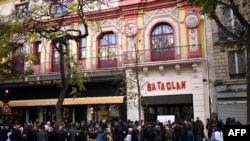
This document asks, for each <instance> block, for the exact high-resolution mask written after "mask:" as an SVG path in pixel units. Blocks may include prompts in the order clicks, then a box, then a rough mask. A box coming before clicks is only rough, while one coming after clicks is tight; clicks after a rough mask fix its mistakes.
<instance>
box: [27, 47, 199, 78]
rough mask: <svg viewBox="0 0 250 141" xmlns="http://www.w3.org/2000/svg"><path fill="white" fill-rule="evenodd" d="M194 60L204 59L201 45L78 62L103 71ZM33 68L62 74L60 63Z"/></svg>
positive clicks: (84, 67) (39, 71) (128, 52)
mask: <svg viewBox="0 0 250 141" xmlns="http://www.w3.org/2000/svg"><path fill="white" fill-rule="evenodd" d="M192 58H202V48H201V45H199V44H197V45H188V46H176V47H170V48H157V49H149V50H137V51H127V52H125V53H123V54H118V55H112V56H106V57H103V56H102V57H89V58H85V59H82V60H78V61H77V62H78V65H79V67H80V68H81V69H82V70H98V69H100V70H101V69H107V68H109V69H111V68H122V67H123V65H125V64H133V63H140V64H143V63H148V62H155V63H157V62H158V61H172V60H180V61H181V60H184V59H192ZM32 68H33V69H34V73H35V74H40V73H53V72H60V64H59V62H41V64H39V65H33V66H32ZM65 68H66V66H65ZM65 70H66V69H65Z"/></svg>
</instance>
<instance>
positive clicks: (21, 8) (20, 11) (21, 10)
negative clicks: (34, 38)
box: [15, 2, 29, 19]
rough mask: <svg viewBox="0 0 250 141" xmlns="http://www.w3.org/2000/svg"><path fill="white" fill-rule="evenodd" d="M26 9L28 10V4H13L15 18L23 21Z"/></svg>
mask: <svg viewBox="0 0 250 141" xmlns="http://www.w3.org/2000/svg"><path fill="white" fill-rule="evenodd" d="M28 9H29V2H23V3H19V4H15V10H16V16H17V17H18V18H19V19H23V18H24V17H25V16H26V15H27V13H28Z"/></svg>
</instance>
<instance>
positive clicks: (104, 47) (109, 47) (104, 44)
mask: <svg viewBox="0 0 250 141" xmlns="http://www.w3.org/2000/svg"><path fill="white" fill-rule="evenodd" d="M104 38H106V39H107V40H106V39H104ZM98 52H99V53H100V57H99V59H100V60H108V59H112V58H114V57H113V56H110V54H111V53H112V52H114V53H115V58H116V55H117V35H116V34H115V33H113V32H109V33H103V34H102V36H101V37H100V39H99V50H98Z"/></svg>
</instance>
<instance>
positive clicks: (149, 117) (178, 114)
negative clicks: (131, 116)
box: [144, 104, 193, 122]
mask: <svg viewBox="0 0 250 141" xmlns="http://www.w3.org/2000/svg"><path fill="white" fill-rule="evenodd" d="M144 113H145V115H144V116H145V120H146V122H149V121H153V122H154V121H156V120H157V116H158V115H175V122H179V121H180V120H184V119H188V120H190V119H191V118H193V106H192V104H185V105H183V104H176V105H149V106H147V107H146V111H145V112H144Z"/></svg>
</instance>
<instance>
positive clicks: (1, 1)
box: [0, 0, 15, 5]
mask: <svg viewBox="0 0 250 141" xmlns="http://www.w3.org/2000/svg"><path fill="white" fill-rule="evenodd" d="M14 1H15V0H0V5H1V4H6V3H10V2H14Z"/></svg>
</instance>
